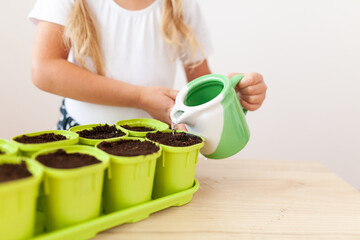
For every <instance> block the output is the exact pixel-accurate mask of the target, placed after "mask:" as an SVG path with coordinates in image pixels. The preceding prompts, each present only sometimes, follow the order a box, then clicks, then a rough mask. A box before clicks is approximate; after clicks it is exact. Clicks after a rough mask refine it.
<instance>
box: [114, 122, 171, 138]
mask: <svg viewBox="0 0 360 240" xmlns="http://www.w3.org/2000/svg"><path fill="white" fill-rule="evenodd" d="M116 125H118V126H120V127H121V126H122V125H129V126H130V127H135V126H136V127H139V126H140V127H148V128H153V129H155V130H154V131H148V132H138V131H131V130H128V129H125V128H124V129H125V130H127V131H128V132H129V136H131V137H141V138H144V137H145V135H146V134H147V133H149V132H151V133H153V132H157V131H164V130H166V129H169V126H168V125H167V124H166V123H163V122H161V121H159V120H156V119H151V118H136V119H127V120H121V121H118V122H117V123H116Z"/></svg>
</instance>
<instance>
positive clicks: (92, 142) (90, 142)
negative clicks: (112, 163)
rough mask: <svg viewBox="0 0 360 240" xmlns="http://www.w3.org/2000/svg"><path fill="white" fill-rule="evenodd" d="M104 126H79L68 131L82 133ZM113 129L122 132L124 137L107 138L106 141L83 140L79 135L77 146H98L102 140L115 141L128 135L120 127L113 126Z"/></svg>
mask: <svg viewBox="0 0 360 240" xmlns="http://www.w3.org/2000/svg"><path fill="white" fill-rule="evenodd" d="M104 125H105V124H89V125H80V126H75V127H72V128H70V129H69V130H70V131H71V132H74V133H77V132H80V131H83V130H91V129H93V128H94V127H97V126H104ZM115 127H116V128H117V129H118V130H120V131H122V132H123V133H125V135H124V136H121V137H115V138H107V139H90V138H84V137H80V135H79V144H82V145H89V146H95V145H96V144H98V143H99V142H102V141H104V140H117V139H121V138H123V137H127V136H128V135H129V132H128V131H127V130H126V129H124V128H122V127H119V126H118V125H115Z"/></svg>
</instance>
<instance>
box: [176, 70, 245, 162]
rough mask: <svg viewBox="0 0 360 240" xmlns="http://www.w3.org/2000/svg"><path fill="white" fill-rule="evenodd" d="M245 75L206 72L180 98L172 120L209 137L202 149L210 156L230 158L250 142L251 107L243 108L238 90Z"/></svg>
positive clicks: (204, 153)
mask: <svg viewBox="0 0 360 240" xmlns="http://www.w3.org/2000/svg"><path fill="white" fill-rule="evenodd" d="M243 77H244V76H242V75H236V76H234V77H232V78H231V79H229V78H227V77H226V76H223V75H219V74H209V75H205V76H202V77H199V78H197V79H195V80H193V81H191V82H190V83H188V84H187V85H186V86H184V87H183V88H182V89H181V90H180V92H179V94H178V95H177V97H176V100H175V105H174V107H173V109H172V110H171V113H170V117H171V121H172V122H173V123H174V124H180V123H184V124H185V126H186V128H187V129H188V131H189V132H192V133H194V134H197V135H200V136H202V137H204V138H205V145H204V147H203V148H202V149H201V150H200V152H201V154H203V155H204V156H205V157H206V158H210V159H223V158H227V157H230V156H232V155H234V154H236V153H238V152H239V151H240V150H241V149H243V148H244V147H245V145H246V144H247V142H248V141H249V137H250V133H249V128H248V125H247V123H246V120H245V114H246V112H247V110H246V109H244V108H242V107H241V105H240V102H239V99H238V97H237V94H236V92H235V86H236V85H237V84H238V83H239V82H240V81H241V79H242V78H243Z"/></svg>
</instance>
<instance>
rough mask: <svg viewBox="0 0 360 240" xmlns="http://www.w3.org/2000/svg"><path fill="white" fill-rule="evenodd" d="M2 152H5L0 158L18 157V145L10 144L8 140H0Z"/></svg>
mask: <svg viewBox="0 0 360 240" xmlns="http://www.w3.org/2000/svg"><path fill="white" fill-rule="evenodd" d="M0 150H1V151H2V152H4V153H3V154H0V156H5V155H7V156H16V155H17V153H18V150H19V148H18V147H17V145H16V144H14V143H12V142H9V141H8V140H5V139H0Z"/></svg>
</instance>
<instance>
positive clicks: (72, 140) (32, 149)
mask: <svg viewBox="0 0 360 240" xmlns="http://www.w3.org/2000/svg"><path fill="white" fill-rule="evenodd" d="M45 133H54V134H61V135H63V136H65V137H66V140H61V141H56V142H49V143H30V144H25V143H19V142H17V141H15V138H17V137H21V136H23V135H27V136H37V135H41V134H45ZM78 141H79V135H78V134H77V133H74V132H70V131H66V130H49V131H41V132H34V133H28V134H21V135H18V136H15V137H13V138H12V139H11V142H13V143H15V144H16V145H17V146H18V147H19V149H20V155H22V156H27V157H31V156H32V155H33V154H34V153H36V152H38V151H40V150H43V149H47V148H53V147H60V146H69V145H74V144H76V143H77V142H78Z"/></svg>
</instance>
